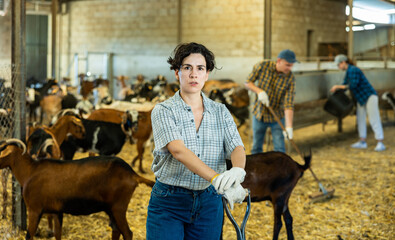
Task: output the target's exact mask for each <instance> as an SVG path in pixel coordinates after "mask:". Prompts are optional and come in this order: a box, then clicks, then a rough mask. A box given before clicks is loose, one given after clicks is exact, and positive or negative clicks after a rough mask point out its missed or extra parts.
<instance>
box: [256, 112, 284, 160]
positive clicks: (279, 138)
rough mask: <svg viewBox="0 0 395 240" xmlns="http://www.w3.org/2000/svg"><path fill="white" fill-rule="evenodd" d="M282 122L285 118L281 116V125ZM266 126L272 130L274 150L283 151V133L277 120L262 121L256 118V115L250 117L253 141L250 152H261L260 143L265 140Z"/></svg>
mask: <svg viewBox="0 0 395 240" xmlns="http://www.w3.org/2000/svg"><path fill="white" fill-rule="evenodd" d="M284 122H285V120H284V118H282V119H281V123H282V124H283V126H284ZM267 128H270V129H271V131H272V138H273V146H274V151H278V152H283V153H285V143H284V135H283V130H282V128H281V126H280V125H279V124H278V123H277V122H269V123H266V122H263V121H261V120H258V119H256V117H255V116H254V118H253V119H252V131H253V143H252V149H251V154H255V153H261V152H263V148H262V145H263V142H264V140H265V134H266V130H267Z"/></svg>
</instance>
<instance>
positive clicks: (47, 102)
mask: <svg viewBox="0 0 395 240" xmlns="http://www.w3.org/2000/svg"><path fill="white" fill-rule="evenodd" d="M40 106H41V109H42V111H43V113H44V114H45V119H43V122H42V123H44V124H49V123H50V122H51V119H52V117H53V116H55V115H56V113H57V112H59V111H60V110H61V109H62V96H58V95H48V96H45V97H43V99H42V100H41V101H40Z"/></svg>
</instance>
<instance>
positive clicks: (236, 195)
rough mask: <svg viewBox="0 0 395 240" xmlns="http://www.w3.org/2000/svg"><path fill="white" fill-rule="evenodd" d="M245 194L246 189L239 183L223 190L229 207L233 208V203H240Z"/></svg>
mask: <svg viewBox="0 0 395 240" xmlns="http://www.w3.org/2000/svg"><path fill="white" fill-rule="evenodd" d="M246 195H247V191H246V189H244V188H243V187H242V186H241V185H240V184H237V185H233V186H232V187H231V188H229V189H228V190H226V191H225V193H224V197H225V198H226V200H228V203H229V205H230V209H232V210H233V206H234V203H242V202H243V201H244V199H245V197H246Z"/></svg>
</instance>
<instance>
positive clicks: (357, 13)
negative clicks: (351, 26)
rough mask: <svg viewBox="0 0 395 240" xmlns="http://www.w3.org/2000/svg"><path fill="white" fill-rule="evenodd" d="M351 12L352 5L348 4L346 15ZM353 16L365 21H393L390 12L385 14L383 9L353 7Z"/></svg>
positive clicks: (387, 22)
mask: <svg viewBox="0 0 395 240" xmlns="http://www.w3.org/2000/svg"><path fill="white" fill-rule="evenodd" d="M349 14H350V7H349V6H346V15H347V16H348V15H349ZM352 17H353V18H356V19H359V20H362V21H365V22H372V23H383V24H389V23H391V17H390V16H389V15H388V14H383V12H382V11H374V10H366V9H363V8H358V7H353V8H352Z"/></svg>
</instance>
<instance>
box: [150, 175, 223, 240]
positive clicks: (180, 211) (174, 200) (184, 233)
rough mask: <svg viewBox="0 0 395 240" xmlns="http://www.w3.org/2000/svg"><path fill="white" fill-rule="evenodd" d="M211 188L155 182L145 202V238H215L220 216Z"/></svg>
mask: <svg viewBox="0 0 395 240" xmlns="http://www.w3.org/2000/svg"><path fill="white" fill-rule="evenodd" d="M223 211H224V209H223V205H222V197H221V195H219V194H217V192H216V191H215V188H214V187H213V186H210V187H208V188H206V189H205V190H200V191H193V190H189V189H185V188H182V187H176V186H171V185H167V184H164V183H161V182H159V181H156V183H155V185H154V187H153V188H152V192H151V198H150V201H149V205H148V216H147V224H146V228H147V236H146V239H147V240H184V239H185V240H194V239H196V240H202V239H204V240H218V239H219V238H220V236H221V229H222V222H223V216H224V212H223Z"/></svg>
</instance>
